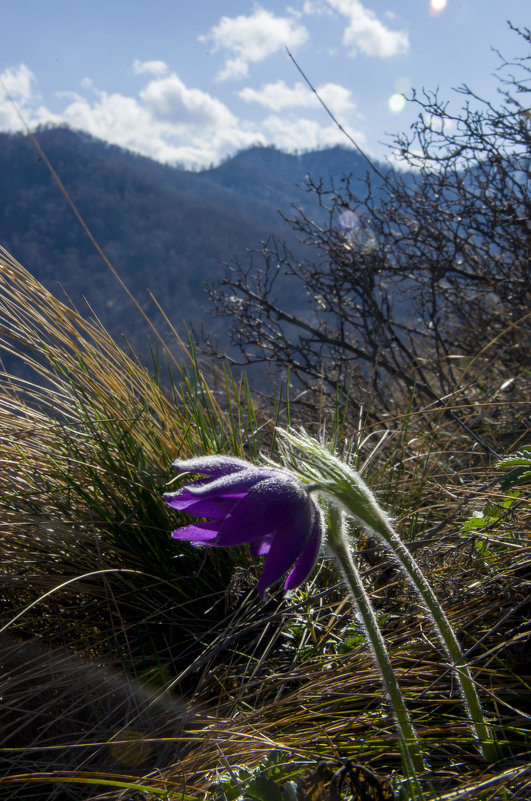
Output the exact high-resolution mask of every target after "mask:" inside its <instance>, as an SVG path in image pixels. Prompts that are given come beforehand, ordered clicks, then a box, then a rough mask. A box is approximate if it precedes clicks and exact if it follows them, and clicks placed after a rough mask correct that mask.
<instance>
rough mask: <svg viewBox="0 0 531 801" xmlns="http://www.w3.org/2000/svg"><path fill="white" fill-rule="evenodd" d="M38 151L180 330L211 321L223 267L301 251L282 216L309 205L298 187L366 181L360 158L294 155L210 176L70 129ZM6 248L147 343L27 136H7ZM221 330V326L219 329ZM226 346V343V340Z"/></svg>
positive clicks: (2, 168)
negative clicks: (276, 245) (284, 243)
mask: <svg viewBox="0 0 531 801" xmlns="http://www.w3.org/2000/svg"><path fill="white" fill-rule="evenodd" d="M37 136H38V140H39V142H40V144H41V146H42V147H43V149H44V151H45V153H46V155H47V156H48V158H49V160H50V162H51V163H52V165H53V166H54V169H55V170H56V171H57V173H58V175H59V176H60V178H61V180H62V182H63V184H64V186H65V187H66V189H67V191H68V192H69V194H70V196H71V197H72V199H73V201H74V203H75V204H76V206H77V208H78V210H79V212H80V213H81V214H82V216H83V218H84V220H85V222H86V223H87V225H88V227H89V228H90V230H91V231H92V233H93V234H94V236H95V237H96V239H97V241H98V243H99V244H100V246H101V247H102V249H103V251H104V252H105V253H106V255H107V256H108V258H109V259H110V260H111V262H112V264H113V265H114V267H115V269H116V270H117V271H118V273H119V274H120V276H121V277H122V278H123V280H124V281H125V283H126V284H127V286H128V287H129V288H130V290H131V291H132V292H133V294H134V295H135V297H136V298H137V299H138V300H139V301H140V302H141V303H142V305H143V306H144V307H145V308H146V309H148V310H149V311H150V313H151V312H152V310H153V306H152V304H151V303H150V301H149V298H148V294H147V290H151V291H152V292H153V293H154V294H155V296H156V297H157V299H158V300H159V301H160V303H161V304H162V305H163V306H164V308H165V309H166V311H167V313H168V315H169V317H170V318H171V320H172V322H173V323H174V324H175V325H176V327H177V328H178V329H179V330H181V331H182V330H183V328H184V323H191V324H197V323H199V322H204V321H205V320H206V321H207V324H208V325H209V326H213V325H214V322H213V321H211V318H207V316H206V313H205V312H204V310H202V307H204V306H206V305H207V301H206V299H205V295H204V291H203V283H204V282H205V281H211V280H213V279H214V278H215V277H216V275H217V274H218V273H219V271H220V270H221V269H222V267H221V264H222V262H224V261H230V260H231V259H232V258H233V257H234V256H235V255H240V256H241V257H242V258H246V256H245V249H246V248H255V247H259V246H260V243H261V242H262V241H263V240H265V239H267V238H268V237H269V236H270V235H274V236H276V237H277V238H279V239H287V240H288V242H289V243H290V244H291V245H293V246H295V247H296V241H295V239H294V238H293V236H292V235H291V231H290V229H289V228H288V227H287V226H286V224H285V223H284V222H283V221H282V220H281V218H280V216H279V214H278V211H277V209H279V208H280V209H283V210H284V211H289V209H290V204H291V203H292V202H295V203H296V204H297V205H301V206H305V205H307V204H308V203H309V202H310V200H309V196H308V195H307V194H305V193H304V192H301V190H300V189H298V188H297V186H296V184H297V183H301V182H302V181H303V180H304V178H305V176H306V174H307V173H308V172H309V171H310V170H311V172H312V174H313V175H314V177H316V178H319V177H320V176H323V177H324V178H325V179H326V180H328V178H329V176H332V175H335V176H336V177H339V176H340V175H341V174H342V173H344V172H352V171H355V170H357V171H358V172H359V173H361V172H364V170H365V167H364V165H363V162H362V160H361V159H360V157H359V156H358V155H357V154H356V153H355V152H354V151H352V150H347V149H343V148H334V149H332V150H329V151H321V152H319V153H309V154H305V155H300V156H296V155H287V154H285V153H281V152H280V151H277V150H275V149H273V148H251V149H250V150H248V151H244V152H242V153H239V154H238V155H236V156H235V157H234V158H232V159H229V160H227V161H226V162H224V163H223V164H221V165H220V166H219V167H217V168H213V169H210V170H205V171H203V172H189V171H186V170H183V169H179V168H174V167H169V166H164V165H161V164H159V163H157V162H154V161H151V160H150V159H147V158H144V157H141V156H137V155H134V154H132V153H130V152H128V151H125V150H122V149H120V148H117V147H114V146H110V145H108V144H106V143H104V142H101V141H98V140H96V139H93V138H92V137H90V136H88V135H86V134H83V133H79V132H74V131H71V130H69V129H66V128H53V129H44V130H41V131H40V132H39V133H38V135H37ZM0 172H1V174H2V178H3V181H2V187H3V188H2V193H1V196H0V243H1V244H2V245H3V246H4V247H5V248H7V249H8V250H9V251H10V252H11V253H13V255H14V256H15V257H16V258H17V259H19V260H20V261H21V262H22V263H23V264H24V266H25V267H27V268H28V269H29V270H30V271H31V272H33V273H34V274H35V275H36V277H37V278H39V279H40V280H41V281H42V282H43V283H44V284H45V285H46V286H47V287H48V288H50V289H52V290H53V291H57V290H58V284H60V285H61V286H62V287H63V288H64V289H65V291H66V292H67V293H68V294H69V295H70V296H71V297H72V299H73V300H74V302H75V303H76V304H79V303H80V300H81V298H82V297H83V296H84V297H86V298H87V300H88V301H89V302H90V304H91V306H92V307H93V308H94V310H95V311H96V312H97V314H98V315H99V316H101V318H102V320H103V321H104V322H105V324H106V325H107V326H108V327H109V328H110V329H111V331H112V332H113V333H114V334H115V335H120V334H121V333H122V332H124V333H126V334H127V336H128V337H129V338H130V339H132V340H133V342H134V344H135V346H137V347H138V346H140V342H141V341H143V340H144V339H145V336H146V332H145V329H144V328H143V326H142V325H141V322H140V319H139V315H138V312H135V310H134V307H133V306H132V304H131V302H130V301H129V300H128V299H127V297H126V295H125V293H124V292H123V291H122V290H121V289H120V287H119V286H118V285H117V283H116V281H115V279H114V278H113V277H112V275H111V274H110V273H109V271H108V269H107V267H106V266H105V265H104V263H103V262H102V260H101V259H100V257H99V256H98V254H97V253H96V252H95V250H94V248H93V246H92V244H91V243H90V241H89V240H88V238H87V236H86V234H85V233H84V231H83V230H82V228H81V226H80V224H79V222H78V220H77V219H76V218H75V216H74V214H73V213H72V210H71V209H70V208H69V206H68V204H67V203H66V201H65V199H64V197H63V196H62V194H61V192H60V191H59V189H58V187H57V185H56V183H55V182H54V180H53V178H52V176H51V175H50V173H49V171H48V169H47V167H46V165H45V164H44V163H43V162H42V160H41V158H40V157H39V155H38V153H37V151H36V149H35V148H34V146H33V144H32V143H31V141H30V140H29V138H28V137H26V136H23V135H21V134H16V135H10V134H0ZM216 324H217V325H220V323H219V322H217V323H216ZM218 333H219V334H221V338H222V337H223V332H222V331H218Z"/></svg>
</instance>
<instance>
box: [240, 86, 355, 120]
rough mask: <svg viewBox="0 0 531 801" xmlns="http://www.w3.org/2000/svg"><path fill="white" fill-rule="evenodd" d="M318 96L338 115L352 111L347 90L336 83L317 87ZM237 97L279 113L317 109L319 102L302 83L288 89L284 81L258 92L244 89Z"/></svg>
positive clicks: (350, 99)
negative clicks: (291, 110)
mask: <svg viewBox="0 0 531 801" xmlns="http://www.w3.org/2000/svg"><path fill="white" fill-rule="evenodd" d="M317 92H318V93H319V96H320V97H321V98H322V99H323V100H324V102H325V103H326V104H327V105H328V106H329V107H330V109H331V110H332V111H333V112H335V113H337V114H339V113H341V112H346V111H352V110H353V109H354V108H355V104H354V102H353V100H352V98H351V93H350V90H349V89H345V87H343V86H340V85H339V84H337V83H326V84H323V85H322V86H318V87H317ZM238 96H239V97H241V98H242V100H245V101H247V102H250V103H259V104H260V105H261V106H264V107H265V108H269V109H271V110H272V111H281V110H282V109H285V108H317V107H318V105H319V101H318V99H317V97H316V96H315V93H314V92H312V91H311V89H310V88H309V87H308V86H306V85H305V84H303V83H300V82H299V83H296V84H295V85H294V86H293V87H289V86H288V85H287V84H286V83H285V82H284V81H276V82H275V83H268V84H265V85H264V86H262V88H261V89H260V90H257V89H251V88H250V87H246V88H245V89H242V90H241V92H238Z"/></svg>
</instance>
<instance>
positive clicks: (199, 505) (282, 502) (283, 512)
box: [164, 456, 324, 598]
mask: <svg viewBox="0 0 531 801" xmlns="http://www.w3.org/2000/svg"><path fill="white" fill-rule="evenodd" d="M173 467H174V468H175V469H176V470H178V471H179V472H180V473H185V472H186V473H195V474H199V475H201V476H204V478H199V479H197V480H194V481H191V482H190V483H188V484H187V485H186V486H185V487H183V488H182V489H180V490H178V491H177V492H173V493H167V494H166V495H165V496H164V497H165V499H166V501H167V503H168V504H169V505H170V506H171V507H172V508H173V509H178V510H180V511H183V512H184V511H185V512H188V513H189V514H192V515H195V516H196V517H200V518H203V519H204V520H206V521H207V522H197V523H191V524H190V525H188V526H184V527H183V528H179V529H177V531H174V532H173V534H172V536H173V538H174V539H176V540H188V541H189V542H191V543H192V544H194V545H209V546H214V547H225V546H231V545H243V544H244V543H249V544H250V549H251V553H252V554H253V555H254V556H266V560H265V563H264V568H263V571H262V575H261V576H260V580H259V582H258V592H259V594H260V597H261V598H263V597H264V593H265V591H266V589H267V587H269V586H270V585H271V584H274V583H275V582H276V581H278V580H279V579H280V578H282V576H284V575H285V574H286V573H288V571H289V574H288V576H287V578H286V581H285V584H284V589H286V590H291V589H294V588H295V587H298V586H299V585H300V584H302V583H303V581H304V580H305V579H306V578H307V577H308V576H309V574H310V573H311V571H312V568H313V566H314V564H315V562H316V560H317V556H318V554H319V549H320V545H321V539H322V535H323V527H324V526H323V520H322V514H321V512H320V510H319V508H318V507H317V505H316V503H315V502H314V501H313V500H312V499H311V497H310V496H309V494H308V492H307V490H306V488H305V486H304V484H303V483H302V482H301V481H299V479H298V478H296V477H295V476H293V475H291V474H290V473H288V472H285V471H283V470H278V469H276V468H272V467H256V466H254V465H252V464H250V463H249V462H246V461H244V460H243V459H236V458H232V457H226V456H204V457H197V458H195V459H188V460H186V461H180V460H177V461H175V462H174V463H173Z"/></svg>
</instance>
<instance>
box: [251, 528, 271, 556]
mask: <svg viewBox="0 0 531 801" xmlns="http://www.w3.org/2000/svg"><path fill="white" fill-rule="evenodd" d="M274 537H275V534H274V533H273V534H266V536H265V537H262V539H260V540H253V541H252V542H251V543H250V546H249V550H250V551H251V553H252V555H253V556H265V555H266V554H268V553H269V551H270V549H271V543H272V542H273V539H274Z"/></svg>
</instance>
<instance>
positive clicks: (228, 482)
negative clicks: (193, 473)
mask: <svg viewBox="0 0 531 801" xmlns="http://www.w3.org/2000/svg"><path fill="white" fill-rule="evenodd" d="M270 472H271V471H268V472H265V471H264V470H258V469H257V468H253V467H250V469H249V470H241V471H240V472H238V473H235V474H234V475H226V476H222V477H221V478H215V479H213V480H212V481H207V482H203V481H202V482H201V483H199V482H198V483H195V482H192V483H191V484H188V486H187V489H188V491H189V492H190V494H191V495H193V496H194V497H196V498H208V497H211V496H213V495H221V496H224V497H226V496H234V495H244V494H245V493H246V492H247V491H248V490H250V489H251V487H254V485H255V484H257V483H258V482H259V481H263V480H264V479H265V478H268V477H269V475H270Z"/></svg>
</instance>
